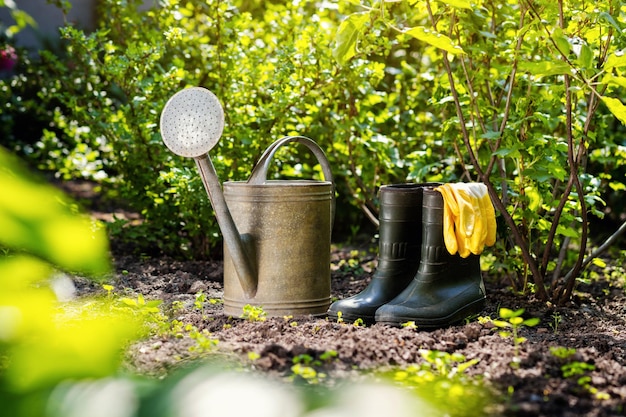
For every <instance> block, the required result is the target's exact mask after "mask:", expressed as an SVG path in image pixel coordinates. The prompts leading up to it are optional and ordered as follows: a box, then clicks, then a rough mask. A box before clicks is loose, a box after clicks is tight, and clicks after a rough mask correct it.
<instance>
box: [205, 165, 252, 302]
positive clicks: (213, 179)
mask: <svg viewBox="0 0 626 417" xmlns="http://www.w3.org/2000/svg"><path fill="white" fill-rule="evenodd" d="M195 160H196V165H197V166H198V171H199V172H200V176H201V177H202V183H203V184H204V186H205V189H206V191H207V194H208V195H209V199H210V200H211V205H212V206H213V210H215V217H216V218H217V223H218V225H219V227H220V230H221V231H222V236H223V238H224V244H225V246H226V247H227V248H228V251H229V252H230V256H231V259H232V261H233V264H234V265H235V270H236V271H237V275H238V276H239V282H240V284H241V288H242V289H243V292H244V294H245V295H246V297H247V298H254V296H255V295H256V291H257V283H258V279H257V272H256V268H255V264H254V262H253V260H252V256H251V255H252V254H251V251H250V250H247V249H246V247H250V245H246V241H247V240H248V239H247V238H246V237H244V236H241V235H240V234H239V232H238V231H237V227H236V226H235V222H234V221H233V217H232V216H231V214H230V211H229V210H228V206H227V205H226V200H224V194H223V193H222V187H221V185H220V183H219V181H218V179H217V176H216V175H214V173H215V167H214V166H213V163H212V162H211V159H209V157H208V156H206V155H205V156H203V157H200V158H195Z"/></svg>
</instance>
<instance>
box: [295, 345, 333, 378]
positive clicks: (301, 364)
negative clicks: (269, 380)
mask: <svg viewBox="0 0 626 417" xmlns="http://www.w3.org/2000/svg"><path fill="white" fill-rule="evenodd" d="M336 357H337V352H336V351H334V350H328V351H325V352H324V353H322V354H321V355H320V357H319V359H314V358H313V357H312V356H311V355H309V354H306V353H303V354H301V355H298V356H295V357H294V358H293V366H292V367H291V372H292V373H293V374H292V376H291V379H292V380H293V379H296V378H302V379H303V380H304V381H306V382H308V383H309V384H318V383H320V382H321V381H322V380H324V379H325V378H326V377H327V375H326V373H324V372H321V370H319V369H316V368H319V367H321V366H323V364H324V363H329V362H331V361H333V360H334V359H335V358H336Z"/></svg>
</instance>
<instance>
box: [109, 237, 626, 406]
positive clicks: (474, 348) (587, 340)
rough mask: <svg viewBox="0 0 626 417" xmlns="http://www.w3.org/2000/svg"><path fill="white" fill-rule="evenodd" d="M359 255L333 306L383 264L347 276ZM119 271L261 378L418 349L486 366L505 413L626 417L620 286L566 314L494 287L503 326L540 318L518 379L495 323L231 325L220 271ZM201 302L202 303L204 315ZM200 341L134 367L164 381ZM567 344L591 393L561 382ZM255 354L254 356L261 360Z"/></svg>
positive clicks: (185, 340) (166, 262)
mask: <svg viewBox="0 0 626 417" xmlns="http://www.w3.org/2000/svg"><path fill="white" fill-rule="evenodd" d="M353 255H354V253H353V254H350V252H349V251H348V250H339V249H336V250H335V251H334V253H333V256H332V260H333V268H332V269H333V271H332V274H331V276H332V278H331V286H332V296H333V297H337V298H339V299H341V298H344V297H348V296H350V295H353V294H356V293H358V292H359V291H360V290H362V289H363V288H364V287H365V286H366V285H367V282H368V280H369V277H370V276H371V273H372V272H373V269H374V268H375V257H374V256H372V255H370V256H365V257H364V258H363V259H362V260H361V267H358V266H357V267H351V268H350V269H349V270H345V269H344V268H342V267H341V265H343V264H345V260H346V259H348V258H352V257H353ZM342 259H343V260H344V262H342ZM114 263H115V270H116V274H115V276H116V278H115V280H114V281H115V282H114V283H115V286H116V288H121V289H124V291H126V292H129V293H136V294H139V293H140V294H143V296H144V297H146V299H159V300H163V302H164V303H163V308H164V311H165V312H166V314H168V315H169V317H170V318H174V319H178V320H180V321H181V322H183V323H185V324H193V325H194V326H195V327H196V328H197V329H198V330H204V329H206V330H207V331H208V332H210V338H211V339H215V340H218V343H217V345H216V346H215V347H213V348H211V351H212V355H213V356H214V357H215V355H216V354H218V356H219V354H221V355H222V356H221V357H223V358H232V359H236V360H241V361H243V362H245V363H248V364H249V365H250V366H251V367H252V368H254V369H256V370H258V371H261V372H264V373H269V374H272V375H276V376H278V377H281V376H287V375H289V374H290V373H291V370H290V369H291V366H292V365H293V362H292V360H293V358H294V357H296V356H298V355H303V354H307V355H310V356H311V357H313V358H320V356H321V355H322V354H323V353H324V352H327V351H336V352H337V358H336V359H335V360H333V361H330V362H327V363H325V364H324V372H325V373H326V374H327V375H328V376H329V379H330V378H350V377H353V376H354V375H355V374H356V373H358V372H366V371H368V370H373V369H384V368H388V367H402V366H406V365H409V364H412V363H418V362H420V361H421V360H422V359H421V357H420V353H419V350H420V349H429V350H439V351H445V352H449V353H454V352H456V353H460V354H462V355H464V356H465V357H466V359H467V360H471V359H478V363H477V364H476V365H474V366H473V367H471V368H469V369H468V370H467V371H466V372H467V373H468V374H470V375H480V376H482V378H484V380H485V381H486V383H488V384H490V385H491V386H492V387H494V388H495V389H496V390H497V391H499V392H501V393H503V395H504V397H503V398H506V397H507V396H508V398H509V400H508V401H507V402H506V404H505V408H504V411H503V412H504V414H505V415H514V416H524V415H528V416H583V415H585V416H618V415H619V416H623V415H626V414H625V413H626V407H625V404H626V366H625V364H626V295H625V291H624V289H623V288H621V287H610V286H609V285H608V284H607V283H606V282H596V283H594V284H592V285H591V284H590V285H586V286H584V287H580V288H579V291H578V292H577V293H576V296H575V297H574V300H573V301H572V302H571V303H570V305H568V306H566V307H562V308H559V309H558V310H557V309H554V308H549V307H547V306H545V305H544V304H542V303H539V302H537V301H533V300H528V301H526V300H525V299H524V298H523V297H519V296H517V297H516V296H514V295H513V294H511V292H510V290H508V289H507V288H506V287H505V286H501V287H500V286H498V285H497V284H489V283H488V284H487V291H488V301H487V306H486V308H485V310H484V312H483V314H482V315H483V316H490V317H491V318H497V317H498V310H499V308H500V307H507V308H510V309H518V308H524V309H525V310H526V311H525V314H524V317H525V318H530V317H537V318H540V319H541V323H540V324H539V325H538V326H536V327H532V328H523V329H522V330H521V333H520V335H521V336H523V337H525V338H526V339H527V341H526V342H524V343H522V344H521V346H520V351H519V356H518V357H519V360H520V362H519V363H520V365H519V368H518V369H515V368H514V367H512V366H510V363H511V361H512V360H513V358H514V356H515V350H514V345H513V342H512V340H511V339H505V338H503V337H501V336H500V335H499V333H498V331H497V329H496V328H494V326H493V325H492V324H491V323H482V324H481V323H479V322H478V321H473V322H470V323H469V324H462V325H458V326H454V327H450V328H447V329H441V330H436V331H431V332H425V331H419V330H413V329H408V328H402V329H398V328H390V327H386V326H383V325H379V324H375V325H372V326H369V327H357V326H354V325H352V324H351V323H337V322H333V321H329V320H327V319H326V318H315V317H293V318H283V317H279V318H268V319H267V320H265V321H251V320H244V319H240V318H233V317H227V316H225V315H224V314H223V306H222V305H221V304H220V303H219V302H216V303H214V304H213V303H211V302H210V300H211V299H212V300H220V299H221V297H222V295H223V287H222V274H223V268H222V265H221V262H215V261H191V262H181V261H176V260H172V259H167V258H160V259H140V258H138V257H134V256H128V255H117V256H115V257H114ZM355 270H356V271H357V272H358V273H356V274H355V272H354V271H355ZM200 292H202V294H206V300H205V301H204V302H203V303H202V306H201V307H200V308H198V305H196V304H195V302H196V301H197V294H199V293H200ZM194 343H195V342H194V340H192V338H189V337H175V336H174V335H172V334H170V335H167V336H155V337H152V338H151V339H149V340H144V341H142V342H140V343H137V344H135V345H133V346H132V347H131V349H130V352H129V366H130V367H131V368H133V369H134V370H136V371H138V372H141V373H143V374H148V375H155V376H162V375H164V374H166V373H168V372H169V371H171V370H172V369H175V368H176V367H177V366H180V365H181V363H184V362H185V361H187V360H192V359H194V358H195V357H197V355H198V354H197V353H195V354H194V353H193V352H191V351H190V350H189V348H190V346H192V345H193V344H194ZM559 346H560V347H566V348H573V349H575V352H576V353H575V354H574V356H572V357H570V358H568V359H567V360H568V361H570V362H578V363H583V362H584V363H587V364H590V365H593V367H594V369H593V370H586V371H585V372H584V375H586V376H589V377H590V379H588V380H587V383H586V384H582V383H579V381H578V378H580V376H582V375H583V374H581V375H577V376H572V377H564V375H563V373H562V366H563V364H564V363H565V362H564V360H563V359H559V358H557V357H556V356H555V355H553V354H552V353H551V352H550V348H551V347H559ZM250 352H254V353H255V354H256V356H257V358H256V359H255V360H253V361H250V359H249V358H250V357H249V353H250ZM507 392H508V393H510V394H506V393H507Z"/></svg>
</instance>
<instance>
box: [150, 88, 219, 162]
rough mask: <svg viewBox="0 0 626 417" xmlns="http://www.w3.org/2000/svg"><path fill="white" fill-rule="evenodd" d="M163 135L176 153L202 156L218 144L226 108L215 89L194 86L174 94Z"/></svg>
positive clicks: (165, 111) (166, 109) (163, 122)
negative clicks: (213, 90)
mask: <svg viewBox="0 0 626 417" xmlns="http://www.w3.org/2000/svg"><path fill="white" fill-rule="evenodd" d="M160 127H161V136H162V137H163V142H164V143H165V146H167V147H168V148H169V150H171V151H172V152H174V153H175V154H176V155H179V156H184V157H187V158H200V157H203V156H204V155H206V154H207V153H208V152H209V151H210V150H211V149H213V148H214V147H215V145H217V142H218V141H219V139H220V137H221V136H222V132H223V130H224V109H223V108H222V105H221V104H220V101H219V99H218V98H217V97H216V96H215V94H213V93H212V92H211V91H209V90H207V89H205V88H201V87H192V88H187V89H185V90H181V91H179V92H178V93H176V94H174V95H173V96H172V97H171V98H170V99H169V100H168V102H167V104H165V107H164V108H163V112H162V113H161V125H160Z"/></svg>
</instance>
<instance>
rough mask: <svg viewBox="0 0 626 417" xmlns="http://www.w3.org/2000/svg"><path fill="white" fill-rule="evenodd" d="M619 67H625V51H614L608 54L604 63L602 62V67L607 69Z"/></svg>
mask: <svg viewBox="0 0 626 417" xmlns="http://www.w3.org/2000/svg"><path fill="white" fill-rule="evenodd" d="M620 67H626V53H624V52H623V51H622V52H620V53H619V54H617V53H615V54H611V55H609V57H608V58H607V59H606V63H605V64H604V69H605V70H607V71H608V70H610V69H612V68H620Z"/></svg>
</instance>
